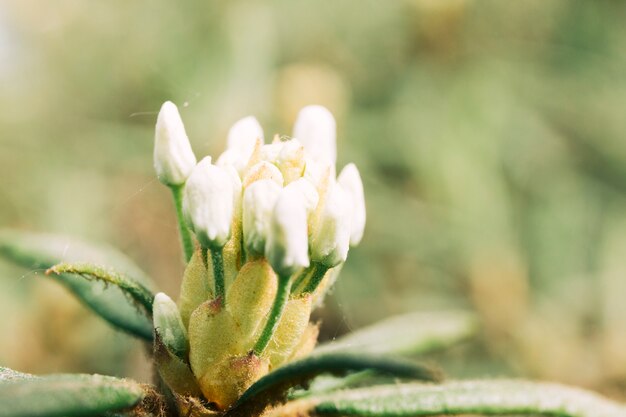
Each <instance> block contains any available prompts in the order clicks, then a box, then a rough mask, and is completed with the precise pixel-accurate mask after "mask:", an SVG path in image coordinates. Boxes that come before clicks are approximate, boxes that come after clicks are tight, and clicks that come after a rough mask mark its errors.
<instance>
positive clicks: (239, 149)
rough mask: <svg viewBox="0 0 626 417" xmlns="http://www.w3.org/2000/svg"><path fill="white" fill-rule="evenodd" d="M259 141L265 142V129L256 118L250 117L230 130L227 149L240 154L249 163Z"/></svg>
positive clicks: (240, 121) (238, 122)
mask: <svg viewBox="0 0 626 417" xmlns="http://www.w3.org/2000/svg"><path fill="white" fill-rule="evenodd" d="M259 139H260V140H261V142H262V141H263V128H262V127H261V125H260V124H259V121H258V120H257V119H256V118H255V117H253V116H248V117H244V118H243V119H241V120H239V121H237V122H236V123H235V124H234V125H233V126H232V127H231V128H230V130H229V131H228V145H227V147H228V149H229V150H233V151H235V152H236V153H238V154H239V155H240V157H241V159H242V160H243V161H245V163H247V162H248V160H249V159H250V156H251V155H252V152H253V151H254V147H255V146H256V143H257V140H259Z"/></svg>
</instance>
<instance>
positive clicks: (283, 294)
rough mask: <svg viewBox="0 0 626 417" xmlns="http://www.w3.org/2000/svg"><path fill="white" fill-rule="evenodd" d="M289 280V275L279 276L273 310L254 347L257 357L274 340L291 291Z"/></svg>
mask: <svg viewBox="0 0 626 417" xmlns="http://www.w3.org/2000/svg"><path fill="white" fill-rule="evenodd" d="M289 278H290V276H289V275H279V276H278V289H277V291H276V298H275V299H274V305H272V310H271V311H270V314H269V317H268V318H267V323H265V327H264V328H263V332H262V333H261V336H260V337H259V340H257V342H256V344H255V345H254V349H253V350H254V353H255V354H256V355H257V356H260V355H261V354H262V353H263V351H264V350H265V348H266V347H267V345H268V344H269V342H270V340H272V336H274V332H276V328H277V327H278V323H279V322H280V318H281V317H282V315H283V311H284V310H285V305H286V304H287V300H288V299H289V293H290V289H291V281H290V279H289Z"/></svg>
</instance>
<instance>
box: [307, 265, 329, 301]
mask: <svg viewBox="0 0 626 417" xmlns="http://www.w3.org/2000/svg"><path fill="white" fill-rule="evenodd" d="M329 269H330V268H329V267H327V266H326V265H322V264H320V263H316V264H314V266H313V274H312V275H311V278H309V282H307V284H306V287H304V290H302V294H311V293H313V292H315V290H316V289H317V287H318V286H319V285H320V283H321V282H322V279H324V275H326V272H328V270H329Z"/></svg>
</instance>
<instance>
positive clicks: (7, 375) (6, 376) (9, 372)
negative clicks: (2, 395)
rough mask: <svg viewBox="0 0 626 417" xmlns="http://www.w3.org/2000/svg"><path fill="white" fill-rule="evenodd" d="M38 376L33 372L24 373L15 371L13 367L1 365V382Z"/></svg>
mask: <svg viewBox="0 0 626 417" xmlns="http://www.w3.org/2000/svg"><path fill="white" fill-rule="evenodd" d="M32 378H36V377H35V376H34V375H31V374H24V373H22V372H18V371H14V370H13V369H9V368H5V367H4V366H0V384H1V383H2V382H7V381H14V380H16V379H32Z"/></svg>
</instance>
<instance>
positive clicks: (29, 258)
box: [0, 230, 152, 340]
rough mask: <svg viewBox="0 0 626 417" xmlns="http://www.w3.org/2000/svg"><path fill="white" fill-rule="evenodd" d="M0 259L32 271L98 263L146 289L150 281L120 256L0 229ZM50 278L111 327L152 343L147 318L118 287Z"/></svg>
mask: <svg viewBox="0 0 626 417" xmlns="http://www.w3.org/2000/svg"><path fill="white" fill-rule="evenodd" d="M0 256H3V257H5V258H6V259H8V260H11V261H13V262H15V263H17V264H19V265H22V266H23V267H25V268H30V269H35V270H46V269H48V268H50V267H52V266H54V265H56V264H58V263H60V262H91V263H97V264H101V265H107V266H111V267H114V268H115V269H116V270H117V271H119V272H121V273H124V274H125V275H127V276H131V277H133V278H134V280H136V281H137V282H139V283H141V284H142V285H144V286H145V287H146V288H150V287H151V286H152V285H151V282H150V280H149V278H147V277H146V276H145V274H144V273H143V272H142V271H141V270H140V269H139V268H138V267H137V266H136V265H135V264H134V263H133V262H132V261H130V260H129V259H128V258H127V257H126V256H125V255H123V254H122V253H120V252H118V251H116V250H114V249H112V248H109V247H104V246H96V245H93V244H90V243H86V242H83V241H80V240H77V239H73V238H69V237H63V236H55V235H47V234H37V233H27V232H19V231H13V230H2V231H0ZM51 278H54V279H55V280H57V281H58V282H60V283H61V284H63V285H64V286H65V287H67V288H68V289H69V290H70V291H71V292H72V293H73V294H74V295H76V297H77V298H78V299H80V300H81V302H83V303H84V304H85V305H86V306H87V307H89V308H90V309H92V310H93V311H94V312H95V313H97V314H98V315H100V316H101V317H102V318H104V319H105V320H106V321H108V322H109V323H110V324H112V325H114V326H115V327H118V328H120V329H121V330H124V331H126V332H128V333H130V334H133V335H135V336H139V337H141V338H143V339H146V340H152V322H151V320H150V318H149V317H147V315H146V314H144V312H142V311H141V310H140V309H138V308H136V306H134V305H133V304H132V303H129V300H128V297H127V296H126V295H125V294H124V292H123V291H122V290H121V289H120V288H118V287H117V286H114V285H108V286H105V284H104V283H102V282H89V281H86V280H85V279H84V278H82V277H78V276H75V275H70V274H60V275H51Z"/></svg>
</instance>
